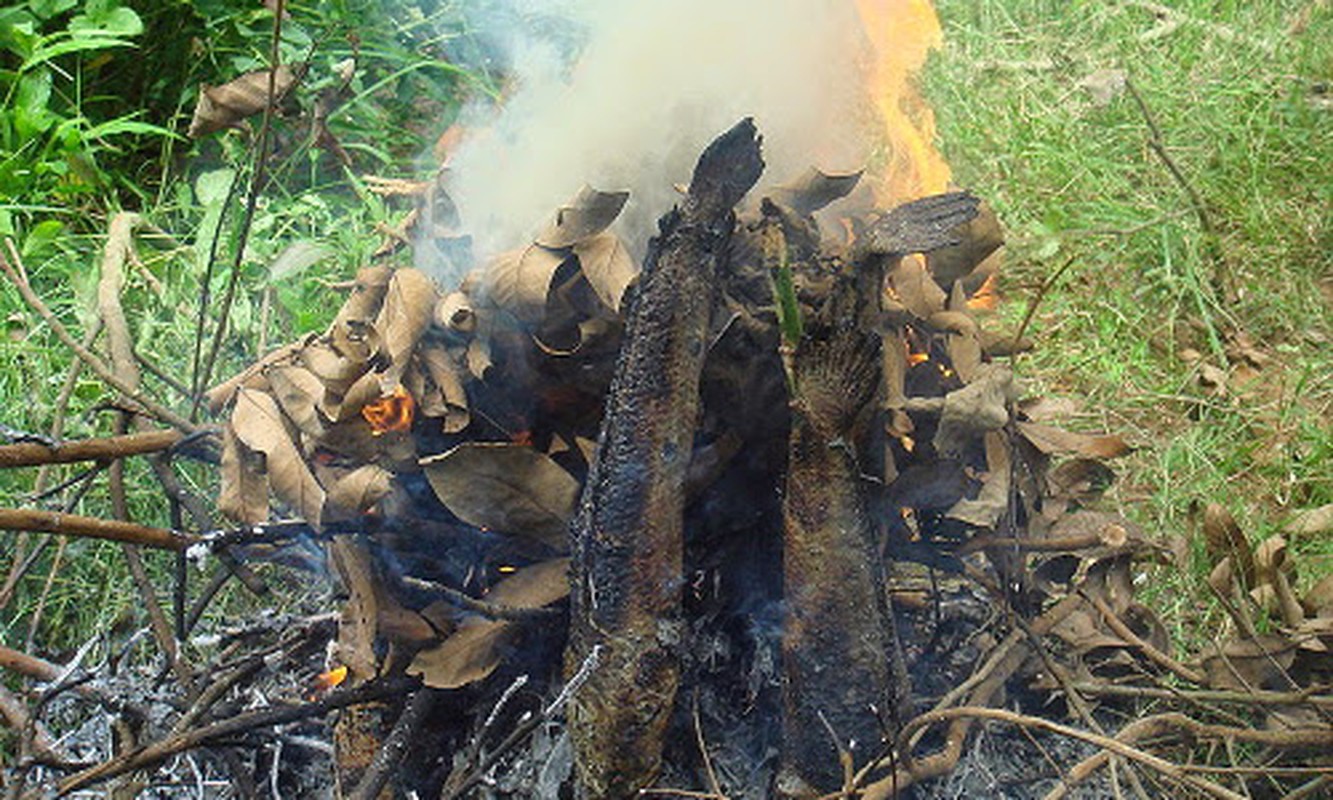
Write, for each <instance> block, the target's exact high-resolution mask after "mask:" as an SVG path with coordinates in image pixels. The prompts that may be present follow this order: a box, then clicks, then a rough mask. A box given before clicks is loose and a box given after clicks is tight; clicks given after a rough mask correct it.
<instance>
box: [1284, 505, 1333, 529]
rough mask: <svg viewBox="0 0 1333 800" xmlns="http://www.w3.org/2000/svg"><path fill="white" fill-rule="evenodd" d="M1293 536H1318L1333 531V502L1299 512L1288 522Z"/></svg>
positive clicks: (1288, 527)
mask: <svg viewBox="0 0 1333 800" xmlns="http://www.w3.org/2000/svg"><path fill="white" fill-rule="evenodd" d="M1285 530H1286V532H1287V533H1289V534H1291V535H1292V536H1318V535H1320V534H1328V533H1333V503H1329V504H1328V505H1326V506H1320V507H1318V508H1310V509H1306V510H1305V511H1301V512H1299V513H1298V514H1297V515H1296V516H1295V517H1294V518H1292V520H1291V522H1288V523H1287V527H1286V529H1285Z"/></svg>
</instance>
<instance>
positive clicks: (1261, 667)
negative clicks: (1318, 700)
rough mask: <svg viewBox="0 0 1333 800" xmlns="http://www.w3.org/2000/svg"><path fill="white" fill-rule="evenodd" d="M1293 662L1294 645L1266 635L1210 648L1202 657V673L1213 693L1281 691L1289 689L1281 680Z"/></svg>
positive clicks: (1283, 679) (1283, 637)
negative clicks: (1214, 691) (1235, 690)
mask: <svg viewBox="0 0 1333 800" xmlns="http://www.w3.org/2000/svg"><path fill="white" fill-rule="evenodd" d="M1295 659H1296V644H1295V643H1294V642H1292V641H1291V640H1290V639H1288V638H1287V637H1285V636H1282V635H1280V634H1275V633H1270V634H1262V635H1260V636H1259V637H1257V638H1255V639H1238V640H1236V641H1232V642H1227V643H1226V644H1225V645H1223V646H1222V647H1221V648H1213V649H1212V650H1211V651H1210V652H1209V653H1207V654H1206V655H1205V656H1204V657H1203V670H1204V674H1205V675H1207V676H1208V685H1209V686H1211V687H1212V688H1214V689H1237V690H1242V691H1243V690H1248V689H1274V690H1282V689H1287V688H1289V687H1290V684H1289V683H1288V682H1287V680H1286V679H1285V678H1284V677H1283V676H1284V674H1285V670H1286V669H1287V668H1288V667H1290V666H1291V664H1292V662H1293V661H1295Z"/></svg>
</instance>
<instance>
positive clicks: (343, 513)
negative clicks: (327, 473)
mask: <svg viewBox="0 0 1333 800" xmlns="http://www.w3.org/2000/svg"><path fill="white" fill-rule="evenodd" d="M392 485H393V473H392V472H389V471H388V470H387V469H384V468H383V467H380V466H378V465H376V464H364V465H362V466H360V467H357V468H356V469H354V470H352V471H350V472H348V473H346V474H345V475H343V476H341V477H339V478H338V479H337V480H336V481H333V482H332V483H331V484H330V485H329V490H328V497H327V498H326V500H325V506H324V509H325V516H326V517H327V518H330V519H332V518H335V517H350V516H354V515H356V514H359V513H361V512H363V511H365V510H367V509H369V508H370V507H371V506H373V505H375V504H376V503H378V502H379V501H380V500H382V499H383V498H384V497H385V496H386V495H387V494H389V492H390V490H391V489H392Z"/></svg>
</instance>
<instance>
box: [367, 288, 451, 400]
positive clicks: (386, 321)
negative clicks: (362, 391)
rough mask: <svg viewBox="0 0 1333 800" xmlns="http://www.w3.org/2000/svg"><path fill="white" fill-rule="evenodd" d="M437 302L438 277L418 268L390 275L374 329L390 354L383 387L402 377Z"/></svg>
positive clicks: (385, 350)
mask: <svg viewBox="0 0 1333 800" xmlns="http://www.w3.org/2000/svg"><path fill="white" fill-rule="evenodd" d="M437 302H439V293H438V292H437V291H436V290H435V281H432V280H431V279H430V278H429V277H427V275H426V273H424V272H422V271H421V270H419V269H411V268H406V269H400V270H398V271H396V272H394V274H393V277H392V278H390V279H389V289H388V292H387V293H386V294H385V296H384V305H383V306H382V307H381V308H380V313H379V316H377V317H376V318H375V329H376V330H378V331H379V332H380V336H381V337H383V341H384V352H385V353H386V354H387V355H388V357H389V368H388V370H387V371H386V372H385V374H384V376H383V377H382V379H381V380H382V385H383V386H384V388H386V389H388V388H389V387H391V386H393V385H394V384H396V383H398V382H399V380H400V379H401V378H402V375H403V372H404V371H405V370H406V369H407V364H408V361H409V360H410V358H411V355H412V351H413V350H414V349H416V346H417V341H418V340H420V339H421V334H423V333H425V332H426V328H427V327H429V326H430V322H431V318H432V317H433V316H434V312H435V304H436V303H437Z"/></svg>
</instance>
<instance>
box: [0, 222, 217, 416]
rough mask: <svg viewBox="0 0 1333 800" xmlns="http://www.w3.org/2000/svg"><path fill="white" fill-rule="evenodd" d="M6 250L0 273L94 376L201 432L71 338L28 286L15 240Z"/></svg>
mask: <svg viewBox="0 0 1333 800" xmlns="http://www.w3.org/2000/svg"><path fill="white" fill-rule="evenodd" d="M5 247H6V248H7V249H8V251H9V256H8V258H6V257H4V256H3V255H0V270H3V271H4V273H5V275H6V276H7V277H8V278H9V280H10V282H11V283H13V284H14V287H15V288H16V289H18V291H19V294H20V295H22V296H23V301H24V302H25V303H27V304H28V305H29V306H31V307H32V309H33V310H34V311H36V312H37V314H38V315H39V316H41V318H42V319H43V320H45V321H46V324H48V325H50V326H51V332H52V333H54V334H55V335H56V338H58V339H60V341H61V343H63V344H64V345H65V346H66V347H68V348H69V349H70V351H71V352H73V353H74V355H75V356H77V357H78V358H79V360H81V361H83V362H84V363H86V364H87V365H88V366H89V367H90V368H91V369H92V371H93V372H95V373H97V377H98V378H100V379H101V380H102V381H103V382H104V383H106V384H107V385H109V386H111V387H113V388H115V389H116V390H118V391H119V392H120V393H121V394H123V395H124V396H125V397H126V399H128V400H129V401H130V402H132V403H134V404H136V405H138V406H139V407H141V408H143V409H144V411H145V412H146V413H148V414H149V415H151V416H154V417H157V418H158V419H160V420H161V421H163V422H165V423H166V424H168V425H171V426H172V427H174V428H178V429H180V430H181V431H184V432H185V433H194V432H195V431H196V430H198V426H197V425H195V424H194V423H193V422H191V421H190V420H188V419H186V418H185V417H183V416H181V415H180V414H177V413H176V412H175V411H172V410H171V409H169V408H167V407H166V406H164V405H162V404H160V403H158V402H156V401H154V400H153V399H152V398H150V397H148V396H146V395H145V394H143V392H141V391H139V390H137V389H135V388H133V387H131V386H130V385H129V384H128V383H126V382H125V381H124V380H123V379H121V377H120V376H118V375H116V374H115V372H113V371H112V370H111V368H110V367H108V366H107V365H106V363H105V362H103V361H102V359H100V358H98V357H97V356H96V355H94V354H93V352H92V351H91V350H89V349H88V348H86V347H84V346H83V345H82V344H80V343H79V341H78V340H77V339H75V338H74V337H73V336H72V335H71V334H70V332H69V330H68V329H66V328H65V326H64V324H63V323H62V322H61V321H60V319H59V318H58V317H57V316H56V315H55V312H53V311H52V310H51V309H50V307H48V306H47V305H46V303H45V302H43V300H42V299H41V298H40V297H38V296H37V293H36V292H34V291H33V289H32V286H30V285H29V284H28V278H27V275H26V273H25V272H24V270H23V262H22V260H21V259H20V258H19V252H18V248H17V247H16V246H15V245H14V240H13V239H11V238H8V237H6V238H5Z"/></svg>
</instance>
